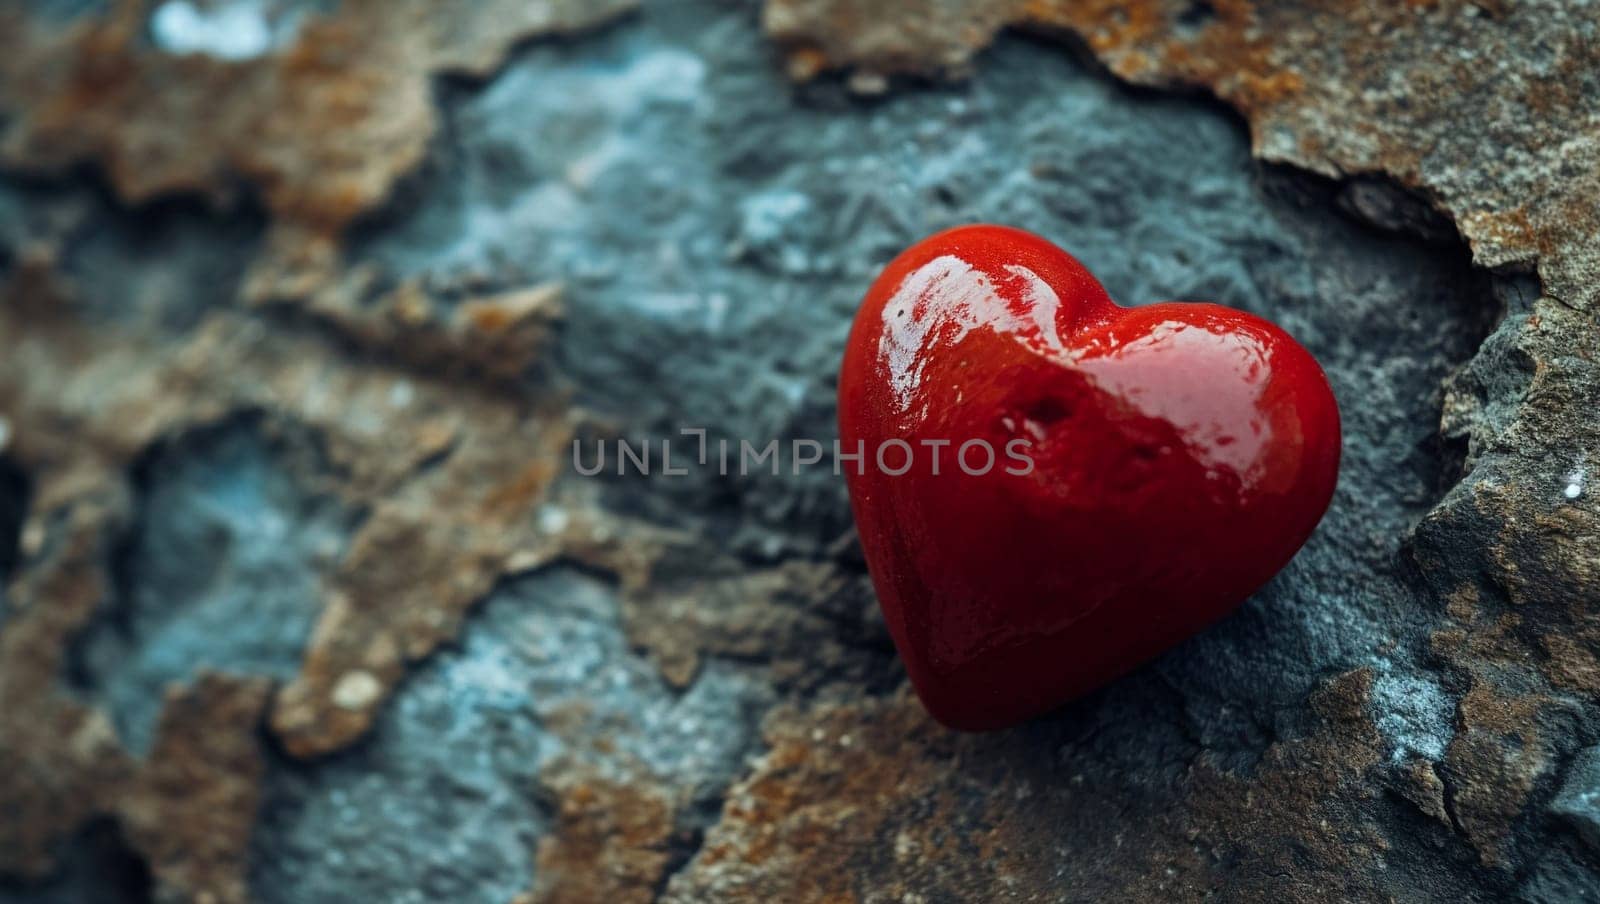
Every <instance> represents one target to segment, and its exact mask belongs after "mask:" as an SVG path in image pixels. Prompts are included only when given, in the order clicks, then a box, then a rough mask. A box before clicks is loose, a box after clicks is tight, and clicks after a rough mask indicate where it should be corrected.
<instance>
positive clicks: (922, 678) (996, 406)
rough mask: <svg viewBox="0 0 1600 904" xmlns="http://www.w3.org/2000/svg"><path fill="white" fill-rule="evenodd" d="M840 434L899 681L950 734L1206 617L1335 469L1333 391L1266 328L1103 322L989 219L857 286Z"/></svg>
mask: <svg viewBox="0 0 1600 904" xmlns="http://www.w3.org/2000/svg"><path fill="white" fill-rule="evenodd" d="M839 432H840V441H841V450H840V451H841V453H842V455H843V456H844V457H841V467H843V468H844V469H845V473H846V475H847V479H848V481H849V486H850V500H851V506H852V508H853V509H854V513H855V519H856V526H857V528H858V530H859V533H860V536H861V545H862V547H863V549H864V551H865V553H866V558H867V564H868V567H869V569H870V570H871V572H872V578H873V583H874V586H875V587H876V589H877V593H878V600H879V602H880V604H881V605H882V607H883V613H884V617H885V619H886V620H887V622H888V625H889V630H890V632H891V633H892V634H893V636H894V641H895V645H896V646H897V647H898V648H899V651H900V656H901V658H902V659H903V660H904V661H905V664H906V668H907V670H908V672H909V673H910V677H911V682H912V685H913V686H914V687H915V688H916V691H917V694H918V695H919V696H920V697H921V698H922V701H923V703H924V705H926V706H927V708H928V710H929V712H931V713H932V714H933V716H934V717H935V718H937V719H938V720H939V721H940V722H943V723H944V724H946V725H948V726H950V727H952V728H959V729H969V730H983V729H992V728H998V727H1002V726H1005V725H1009V724H1012V723H1014V722H1017V721H1019V720H1022V719H1025V718H1027V717H1029V716H1032V715H1036V714H1038V713H1041V712H1043V711H1045V710H1048V709H1051V708H1053V707H1055V706H1057V705H1059V704H1061V703H1063V702H1065V701H1067V700H1070V699H1072V698H1074V697H1076V696H1079V695H1082V694H1084V693H1086V692H1088V691H1090V690H1093V689H1094V688H1096V687H1099V686H1100V685H1102V684H1104V683H1106V682H1107V681H1109V680H1111V679H1112V678H1115V677H1116V676H1118V675H1120V674H1122V673H1124V672H1126V671H1128V670H1129V669H1132V668H1133V667H1135V666H1137V665H1139V664H1140V663H1142V662H1144V661H1146V660H1148V659H1150V658H1151V657H1153V656H1155V655H1156V654H1158V653H1160V652H1161V651H1163V650H1166V649H1167V648H1169V647H1171V646H1173V645H1174V644H1176V643H1178V642H1179V641H1181V640H1183V639H1184V638H1187V637H1189V636H1190V635H1192V634H1194V633H1195V632H1197V631H1199V630H1200V629H1201V628H1203V627H1205V626H1206V625H1208V624H1210V623H1212V622H1214V621H1216V620H1217V619H1218V618H1221V617H1222V616H1223V615H1225V614H1227V613H1228V612H1229V611H1230V610H1232V609H1233V608H1234V607H1235V606H1237V605H1238V604H1239V603H1240V602H1241V601H1243V600H1244V599H1245V598H1246V597H1248V596H1249V595H1250V594H1251V593H1252V592H1254V591H1255V590H1256V589H1257V588H1259V587H1260V586H1261V585H1262V584H1264V583H1266V581H1267V580H1268V579H1270V578H1271V577H1272V576H1273V575H1274V574H1276V573H1277V572H1278V570H1279V569H1281V568H1282V567H1283V566H1284V565H1285V564H1287V563H1288V561H1289V560H1290V559H1291V558H1292V557H1293V556H1294V554H1295V552H1296V551H1297V550H1298V549H1299V548H1300V546H1301V544H1303V543H1304V542H1305V541H1306V538H1307V537H1309V536H1310V535H1311V531H1312V529H1313V528H1315V527H1316V524H1317V522H1318V521H1319V520H1320V519H1321V518H1322V515H1323V513H1324V512H1325V511H1326V510H1327V508H1328V503H1329V501H1330V500H1331V498H1332V496H1333V489H1334V483H1335V481H1336V479H1337V476H1338V470H1339V443H1340V439H1339V409H1338V405H1337V403H1336V402H1335V401H1334V397H1333V392H1332V390H1331V389H1330V388H1329V386H1328V381H1327V378H1326V377H1325V376H1324V375H1323V373H1322V369H1321V368H1320V367H1319V366H1318V365H1317V362H1316V361H1315V360H1314V359H1313V358H1312V357H1311V354H1310V353H1309V352H1307V351H1306V350H1305V349H1304V348H1303V347H1302V346H1301V345H1300V344H1299V343H1297V342H1296V341H1295V340H1294V339H1292V338H1290V336H1289V335H1288V334H1287V333H1285V332H1284V331H1283V330H1282V329H1280V328H1278V327H1277V326H1274V325H1273V324H1271V323H1268V322H1267V321H1265V320H1262V319H1261V318H1259V317H1256V316H1254V315H1251V314H1247V313H1244V312H1242V311H1236V310H1233V309H1230V308H1224V307H1220V306H1217V305H1212V304H1199V303H1163V304H1151V305H1145V306H1142V307H1136V308H1122V307H1118V306H1117V305H1116V304H1114V303H1113V302H1112V301H1111V299H1110V297H1109V296H1108V295H1107V294H1106V292H1105V289H1103V288H1102V287H1101V286H1100V284H1099V283H1098V282H1097V281H1096V280H1095V279H1094V277H1093V276H1091V275H1090V274H1089V272H1088V271H1087V270H1085V269H1084V267H1083V266H1082V265H1081V264H1079V263H1078V262H1077V261H1076V260H1074V259H1073V258H1072V256H1071V255H1069V254H1067V253H1066V252H1065V251H1063V250H1061V249H1060V248H1057V247H1056V246H1055V245H1052V244H1051V243H1049V242H1047V241H1045V240H1044V239H1042V238H1040V237H1038V236H1035V235H1032V234H1030V233H1026V232H1023V231H1020V230H1017V229H1011V228H1007V227H1000V226H965V227H960V228H957V229H952V230H949V231H947V232H942V233H939V234H938V235H935V236H932V237H931V238H928V239H926V240H924V241H922V242H920V243H918V244H917V245H915V246H913V247H912V248H910V249H909V250H907V251H906V252H904V253H903V254H901V255H900V256H899V257H898V258H896V259H895V260H894V261H893V262H892V263H890V264H889V266H888V267H887V268H885V270H884V271H883V273H882V275H880V276H879V277H878V279H877V281H876V282H875V283H873V285H872V288H871V290H870V291H868V293H867V296H866V299H865V301H864V302H863V303H862V305H861V309H860V311H859V312H858V313H857V315H856V320H855V325H854V327H853V329H852V330H851V333H850V340H849V344H848V346H847V348H846V351H845V357H844V364H843V367H842V369H841V371H840V374H839ZM857 453H860V457H859V458H855V457H853V456H855V455H856V454H857Z"/></svg>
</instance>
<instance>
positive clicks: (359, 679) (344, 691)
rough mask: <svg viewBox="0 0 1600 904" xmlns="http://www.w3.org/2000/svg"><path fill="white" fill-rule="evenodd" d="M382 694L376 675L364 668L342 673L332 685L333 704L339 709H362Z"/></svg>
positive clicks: (381, 687)
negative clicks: (337, 681) (336, 682)
mask: <svg viewBox="0 0 1600 904" xmlns="http://www.w3.org/2000/svg"><path fill="white" fill-rule="evenodd" d="M382 694H383V684H382V683H380V682H379V681H378V677H377V676H376V675H374V674H372V673H371V672H368V671H366V670H364V669H356V670H355V671H352V672H346V673H344V676H343V677H341V678H340V679H339V683H338V684H335V685H334V686H333V705H335V706H337V707H339V708H340V709H353V710H363V709H366V708H367V707H369V706H371V705H372V704H374V703H376V702H378V697H379V696H381V695H382Z"/></svg>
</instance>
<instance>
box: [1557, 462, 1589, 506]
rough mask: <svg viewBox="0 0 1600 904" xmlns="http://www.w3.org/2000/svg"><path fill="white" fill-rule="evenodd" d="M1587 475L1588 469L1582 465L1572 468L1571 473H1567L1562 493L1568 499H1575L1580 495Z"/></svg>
mask: <svg viewBox="0 0 1600 904" xmlns="http://www.w3.org/2000/svg"><path fill="white" fill-rule="evenodd" d="M1588 476H1589V472H1588V469H1586V468H1584V467H1583V466H1582V465H1579V466H1578V467H1576V468H1573V469H1572V473H1570V474H1568V475H1567V487H1566V489H1565V490H1563V491H1562V495H1563V496H1565V497H1567V498H1568V499H1577V498H1578V497H1579V496H1582V495H1583V484H1584V481H1585V480H1586V479H1587V478H1588Z"/></svg>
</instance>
